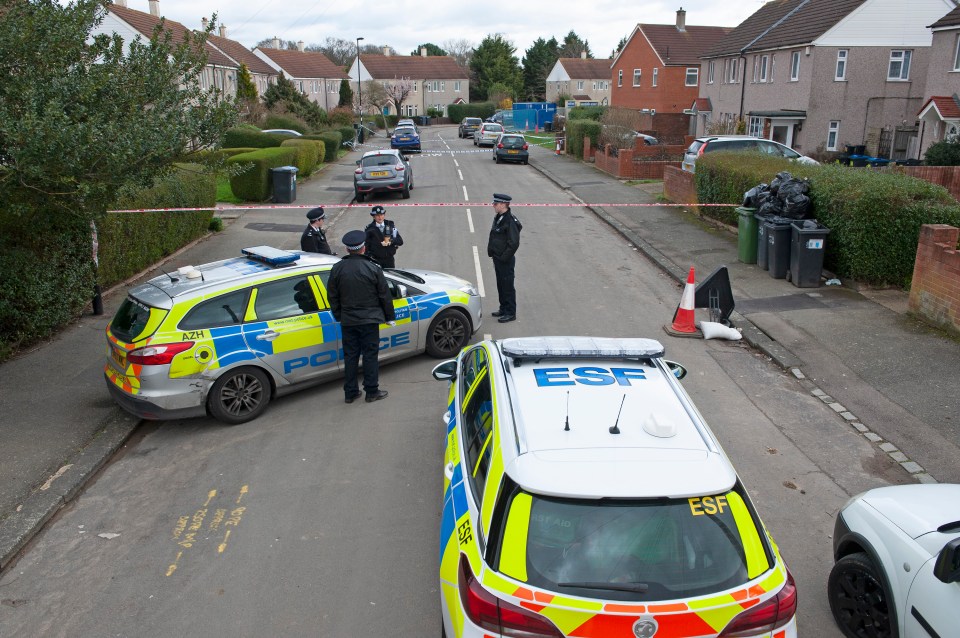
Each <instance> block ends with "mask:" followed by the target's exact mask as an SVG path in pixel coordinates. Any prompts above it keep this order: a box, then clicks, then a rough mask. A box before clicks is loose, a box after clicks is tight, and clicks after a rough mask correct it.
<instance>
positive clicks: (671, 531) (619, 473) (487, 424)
mask: <svg viewBox="0 0 960 638" xmlns="http://www.w3.org/2000/svg"><path fill="white" fill-rule="evenodd" d="M663 354H664V351H663V346H662V345H661V344H660V343H658V342H657V341H654V340H651V339H604V338H593V337H525V338H515V339H505V340H503V341H483V342H481V343H478V344H475V345H472V346H470V347H469V348H466V349H465V350H464V351H463V352H462V353H461V354H460V355H459V356H458V357H457V358H456V359H455V360H452V361H447V362H444V363H441V364H440V365H438V366H437V367H436V368H434V371H433V376H434V377H435V378H437V379H440V380H448V381H450V382H451V387H450V393H449V404H448V409H447V411H446V413H445V415H444V421H445V423H446V456H445V459H444V479H443V487H444V493H443V511H442V515H441V523H440V603H441V610H442V617H443V633H444V635H445V636H448V637H450V638H453V637H476V638H481V637H502V636H523V637H525V638H534V637H547V636H549V637H561V636H583V637H588V636H595V637H601V636H602V637H605V638H609V637H616V636H623V637H624V638H627V637H631V636H633V637H637V638H657V637H659V638H693V637H698V638H701V637H708V636H725V637H726V636H729V637H733V636H766V637H768V638H796V636H797V621H796V611H797V590H796V586H795V584H794V580H793V577H792V576H791V574H790V572H789V571H788V570H787V567H786V565H785V564H784V561H783V559H782V558H781V556H780V553H779V551H778V549H777V546H776V544H775V543H774V542H773V540H772V539H771V537H770V536H769V534H768V533H767V531H766V529H765V528H764V526H763V523H762V522H761V520H760V517H759V515H758V514H757V512H756V509H755V508H754V506H753V504H752V503H751V501H750V498H749V496H748V495H747V492H746V490H745V489H744V486H743V484H742V483H741V481H740V479H739V478H738V476H737V473H736V471H735V470H734V469H733V466H732V465H731V463H730V460H729V459H728V458H727V457H726V455H725V454H724V452H723V450H722V449H721V447H720V444H719V443H718V442H717V439H716V437H715V436H714V434H713V433H712V432H711V431H710V428H709V427H708V426H707V424H706V423H705V422H704V420H703V418H702V416H701V415H700V413H699V412H698V411H697V409H696V407H694V405H693V403H692V402H691V400H690V398H689V397H688V396H687V394H686V392H685V391H684V390H683V389H682V388H681V387H680V384H679V382H678V379H679V378H682V376H683V375H684V374H686V370H685V369H684V368H683V367H682V366H680V365H679V364H676V363H673V362H669V361H666V360H664V359H663Z"/></svg>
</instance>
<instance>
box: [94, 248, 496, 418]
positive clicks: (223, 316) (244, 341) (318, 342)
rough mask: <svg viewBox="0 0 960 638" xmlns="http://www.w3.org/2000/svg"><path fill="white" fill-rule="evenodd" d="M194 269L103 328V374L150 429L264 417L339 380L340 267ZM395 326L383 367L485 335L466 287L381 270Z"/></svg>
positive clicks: (290, 258) (280, 263)
mask: <svg viewBox="0 0 960 638" xmlns="http://www.w3.org/2000/svg"><path fill="white" fill-rule="evenodd" d="M242 252H243V256H240V257H235V258H231V259H225V260H222V261H217V262H212V263H209V264H204V265H202V266H198V267H196V268H194V267H192V266H186V267H183V268H180V269H179V270H178V271H177V272H176V273H170V274H166V275H162V276H159V277H155V278H154V279H151V280H150V281H149V282H147V283H145V284H143V285H140V286H137V287H135V288H133V289H132V290H130V292H129V293H128V296H127V298H126V300H125V301H124V302H123V304H121V306H120V308H119V309H118V310H117V314H116V315H115V316H114V318H113V320H112V321H111V322H110V325H109V326H107V330H106V337H107V352H106V355H107V357H106V359H107V360H106V365H105V366H104V375H105V377H106V383H107V387H108V388H109V389H110V393H111V394H112V395H113V398H114V399H115V400H116V401H117V402H118V403H119V404H120V405H121V406H122V407H124V408H125V409H127V410H128V411H130V412H132V413H133V414H135V415H137V416H139V417H141V418H145V419H172V418H180V417H191V416H201V415H204V414H207V413H209V414H211V415H213V416H214V417H216V418H217V419H219V420H221V421H224V422H226V423H243V422H245V421H249V420H251V419H254V418H256V417H257V416H259V415H260V414H261V413H262V412H263V411H264V410H265V409H266V407H267V404H268V403H269V401H270V399H271V398H273V397H276V396H280V395H284V394H287V393H289V392H292V391H294V390H297V389H300V388H302V387H305V386H307V385H310V384H313V383H316V382H319V381H323V380H326V379H330V378H333V377H336V376H339V375H340V374H341V373H342V370H343V351H342V349H341V345H340V325H339V324H338V323H337V322H336V321H335V320H334V318H333V313H332V312H331V311H330V306H329V303H328V301H327V292H326V284H327V280H328V278H329V275H330V269H331V268H332V267H333V265H334V264H335V263H337V261H338V260H339V259H338V258H337V257H333V256H329V255H320V254H316V253H302V252H288V251H283V250H277V249H275V248H270V247H268V246H257V247H254V248H248V249H245V250H243V251H242ZM384 275H386V280H387V284H388V285H389V287H390V290H391V291H392V293H393V297H394V302H393V305H394V309H395V313H396V322H395V325H390V324H383V325H381V326H380V360H381V361H382V362H383V361H392V360H395V359H399V358H402V357H406V356H410V355H414V354H417V353H420V352H424V351H426V352H427V353H428V354H430V355H431V356H434V357H438V358H445V357H451V356H454V355H455V354H456V353H457V352H459V351H460V349H461V348H462V347H463V346H464V345H466V344H467V342H468V341H469V340H470V338H471V336H472V335H473V334H474V333H476V331H477V330H479V328H480V323H481V309H480V296H479V294H478V292H477V290H476V289H475V288H474V287H473V285H472V284H471V283H470V282H468V281H465V280H463V279H459V278H457V277H453V276H451V275H446V274H443V273H438V272H432V271H428V270H413V269H410V270H394V269H389V270H385V271H384Z"/></svg>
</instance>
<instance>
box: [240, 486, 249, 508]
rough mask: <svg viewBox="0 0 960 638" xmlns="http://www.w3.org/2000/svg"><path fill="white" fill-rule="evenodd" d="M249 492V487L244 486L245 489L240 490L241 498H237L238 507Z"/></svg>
mask: <svg viewBox="0 0 960 638" xmlns="http://www.w3.org/2000/svg"><path fill="white" fill-rule="evenodd" d="M249 491H250V487H249V486H248V485H244V486H243V487H241V488H240V496H238V497H237V505H239V504H240V499H242V498H243V495H244V494H246V493H247V492H249Z"/></svg>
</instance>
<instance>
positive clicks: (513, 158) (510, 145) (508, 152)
mask: <svg viewBox="0 0 960 638" xmlns="http://www.w3.org/2000/svg"><path fill="white" fill-rule="evenodd" d="M529 159H530V152H529V151H528V150H527V140H526V139H524V137H523V135H521V134H519V133H502V134H501V135H500V137H499V138H497V143H496V144H494V146H493V161H495V162H496V163H497V164H499V163H500V162H520V163H521V164H526V163H527V162H528V161H529Z"/></svg>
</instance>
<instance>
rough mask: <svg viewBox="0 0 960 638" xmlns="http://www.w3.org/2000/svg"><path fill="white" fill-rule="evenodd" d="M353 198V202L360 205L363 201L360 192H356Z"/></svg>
mask: <svg viewBox="0 0 960 638" xmlns="http://www.w3.org/2000/svg"><path fill="white" fill-rule="evenodd" d="M353 198H354V199H355V200H357V203H360V202H362V201H363V193H361V192H360V191H356V192H355V193H354V194H353Z"/></svg>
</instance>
